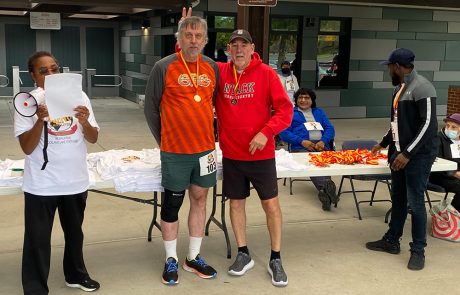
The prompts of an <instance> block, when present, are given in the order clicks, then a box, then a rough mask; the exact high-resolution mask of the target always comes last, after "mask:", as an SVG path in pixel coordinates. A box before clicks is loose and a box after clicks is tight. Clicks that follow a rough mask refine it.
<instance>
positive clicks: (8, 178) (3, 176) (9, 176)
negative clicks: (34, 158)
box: [0, 159, 24, 187]
mask: <svg viewBox="0 0 460 295" xmlns="http://www.w3.org/2000/svg"><path fill="white" fill-rule="evenodd" d="M13 169H15V170H17V171H21V172H22V169H24V160H10V159H5V161H2V160H0V186H12V187H17V186H21V185H22V173H14V172H13V171H14V170H13Z"/></svg>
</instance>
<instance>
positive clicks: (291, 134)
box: [280, 107, 335, 151]
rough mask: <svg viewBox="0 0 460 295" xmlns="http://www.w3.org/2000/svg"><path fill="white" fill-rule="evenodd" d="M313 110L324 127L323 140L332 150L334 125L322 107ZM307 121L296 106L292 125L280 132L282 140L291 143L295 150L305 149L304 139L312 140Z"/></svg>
mask: <svg viewBox="0 0 460 295" xmlns="http://www.w3.org/2000/svg"><path fill="white" fill-rule="evenodd" d="M311 111H312V113H313V117H314V118H315V121H316V122H319V123H321V126H322V127H323V129H324V130H323V131H322V136H321V141H322V142H324V145H325V147H326V149H328V150H330V149H331V148H332V147H331V146H330V143H331V141H332V140H333V139H334V136H335V130H334V126H333V125H332V124H331V122H330V121H329V119H328V118H327V116H326V114H325V113H324V111H323V110H322V109H319V108H312V109H311ZM306 122H307V121H306V120H305V117H304V115H303V113H302V112H301V111H299V109H298V108H297V107H294V115H293V117H292V123H291V126H289V127H288V128H287V129H286V130H284V131H283V132H281V134H280V137H281V140H283V141H285V142H287V143H289V144H290V145H291V148H290V149H291V150H293V151H294V150H304V149H305V148H304V147H303V146H302V140H310V137H309V133H308V130H307V128H306V127H305V125H304V123H306Z"/></svg>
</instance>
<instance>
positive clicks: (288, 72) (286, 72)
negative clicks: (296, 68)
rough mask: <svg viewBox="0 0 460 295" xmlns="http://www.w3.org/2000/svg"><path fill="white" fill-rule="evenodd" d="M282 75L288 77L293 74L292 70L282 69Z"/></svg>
mask: <svg viewBox="0 0 460 295" xmlns="http://www.w3.org/2000/svg"><path fill="white" fill-rule="evenodd" d="M281 73H283V74H285V75H288V74H290V73H291V70H290V69H289V68H282V69H281Z"/></svg>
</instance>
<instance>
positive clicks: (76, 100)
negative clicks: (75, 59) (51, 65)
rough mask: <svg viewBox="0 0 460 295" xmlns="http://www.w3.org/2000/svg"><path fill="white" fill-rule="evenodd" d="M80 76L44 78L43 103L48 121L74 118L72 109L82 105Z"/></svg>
mask: <svg viewBox="0 0 460 295" xmlns="http://www.w3.org/2000/svg"><path fill="white" fill-rule="evenodd" d="M81 81H82V77H81V75H80V74H74V73H62V74H54V75H49V76H46V77H45V101H46V105H47V107H48V113H49V115H50V119H51V120H53V119H57V118H62V117H66V116H74V115H75V111H74V108H75V107H77V106H79V105H84V100H83V96H82V89H81Z"/></svg>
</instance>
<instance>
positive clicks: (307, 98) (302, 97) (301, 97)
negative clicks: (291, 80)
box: [297, 95, 311, 100]
mask: <svg viewBox="0 0 460 295" xmlns="http://www.w3.org/2000/svg"><path fill="white" fill-rule="evenodd" d="M297 99H298V100H302V99H303V100H309V99H311V97H310V96H308V95H299V97H298V98H297Z"/></svg>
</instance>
